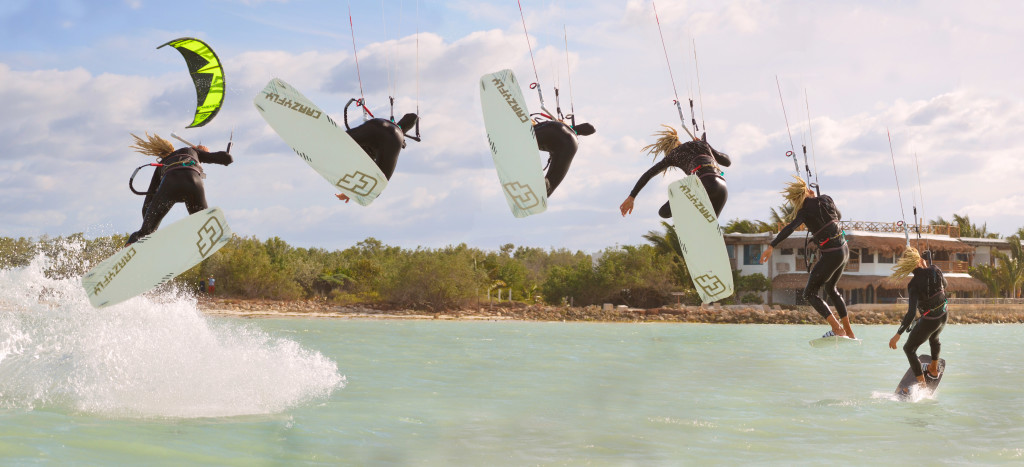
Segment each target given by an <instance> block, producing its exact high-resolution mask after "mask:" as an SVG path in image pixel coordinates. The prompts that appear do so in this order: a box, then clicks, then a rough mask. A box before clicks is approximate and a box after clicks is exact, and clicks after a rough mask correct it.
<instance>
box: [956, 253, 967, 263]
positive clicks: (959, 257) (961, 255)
mask: <svg viewBox="0 0 1024 467" xmlns="http://www.w3.org/2000/svg"><path fill="white" fill-rule="evenodd" d="M956 260H957V261H963V262H967V253H957V254H956Z"/></svg>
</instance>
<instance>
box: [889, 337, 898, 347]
mask: <svg viewBox="0 0 1024 467" xmlns="http://www.w3.org/2000/svg"><path fill="white" fill-rule="evenodd" d="M899 341H900V335H899V334H896V335H895V336H892V339H889V348H890V349H893V350H895V349H896V344H897V343H898V342H899Z"/></svg>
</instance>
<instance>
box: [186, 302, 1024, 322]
mask: <svg viewBox="0 0 1024 467" xmlns="http://www.w3.org/2000/svg"><path fill="white" fill-rule="evenodd" d="M199 308H200V310H202V311H203V312H204V313H206V314H209V315H220V316H238V317H249V318H257V317H264V318H272V317H307V318H344V319H441V320H521V321H600V322H684V323H723V324H725V323H744V324H821V323H822V319H821V317H819V316H818V314H817V313H816V312H815V311H814V310H813V309H812V308H811V307H809V306H797V307H793V306H779V305H774V306H768V305H707V306H680V305H674V306H670V307H662V308H650V309H641V308H628V307H612V308H611V309H607V307H601V306H587V307H565V306H551V305H526V304H522V303H512V304H509V303H502V304H500V305H499V304H491V305H488V304H486V303H484V304H481V305H479V306H471V307H463V308H459V309H453V310H443V311H428V310H412V309H387V308H386V307H378V306H376V305H340V304H337V303H332V302H328V301H322V300H293V301H285V300H259V299H225V298H209V297H203V298H200V300H199ZM849 310H850V314H851V317H852V321H853V322H854V323H856V324H899V322H900V320H902V319H903V315H904V314H905V313H906V305H897V304H887V305H852V306H850V307H849ZM949 323H950V324H977V323H1024V305H974V304H971V305H966V304H964V305H956V304H953V305H950V316H949Z"/></svg>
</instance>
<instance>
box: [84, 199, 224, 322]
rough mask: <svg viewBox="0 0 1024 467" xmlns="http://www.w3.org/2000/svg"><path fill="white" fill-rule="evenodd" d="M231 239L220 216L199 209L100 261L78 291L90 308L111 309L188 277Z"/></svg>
mask: <svg viewBox="0 0 1024 467" xmlns="http://www.w3.org/2000/svg"><path fill="white" fill-rule="evenodd" d="M230 239H231V229H230V228H229V227H228V223H227V221H226V220H225V219H224V212H223V211H221V210H220V208H209V209H204V210H202V211H199V212H197V213H195V214H192V215H191V216H188V217H186V218H184V219H181V220H179V221H177V222H175V223H173V224H171V225H169V226H167V227H164V228H162V229H160V230H158V231H156V232H154V233H152V234H150V235H147V236H145V237H142V238H140V239H139V240H138V241H137V242H135V243H133V244H131V245H128V246H127V247H124V248H122V249H121V250H120V251H118V252H117V253H115V254H114V255H113V256H111V257H109V258H107V259H105V260H103V261H102V262H101V263H100V264H97V265H96V266H95V267H93V268H92V269H90V270H89V272H87V273H86V274H85V275H84V276H82V287H84V288H85V292H86V295H88V297H89V303H90V304H92V306H94V307H96V308H104V307H108V306H111V305H116V304H118V303H121V302H123V301H125V300H128V299H129V298H132V297H135V296H137V295H140V294H142V293H145V292H148V291H150V290H152V289H153V288H155V287H157V286H159V285H162V284H164V283H166V282H167V281H169V280H171V279H174V278H175V277H177V276H178V275H179V274H181V273H183V272H185V271H188V270H189V269H191V268H192V267H193V266H195V265H197V264H199V263H200V262H202V261H203V260H204V259H206V258H209V257H210V256H211V255H213V254H214V253H216V252H217V250H219V249H221V247H223V246H224V245H225V244H226V243H227V242H228V240H230Z"/></svg>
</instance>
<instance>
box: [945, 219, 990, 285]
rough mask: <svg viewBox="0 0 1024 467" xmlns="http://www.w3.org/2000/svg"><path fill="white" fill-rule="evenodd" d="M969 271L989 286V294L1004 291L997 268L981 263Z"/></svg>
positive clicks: (972, 275)
mask: <svg viewBox="0 0 1024 467" xmlns="http://www.w3.org/2000/svg"><path fill="white" fill-rule="evenodd" d="M939 225H941V224H939ZM968 273H969V274H970V275H971V277H973V278H975V279H978V280H979V281H982V282H984V283H985V286H986V287H988V294H989V295H990V296H992V297H998V296H999V294H1000V293H1001V292H1002V291H1003V287H1002V281H1001V280H1000V278H999V274H998V272H997V271H996V268H994V267H992V266H989V265H987V264H979V265H977V266H973V267H971V268H970V270H968Z"/></svg>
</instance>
